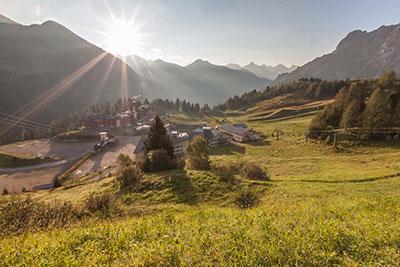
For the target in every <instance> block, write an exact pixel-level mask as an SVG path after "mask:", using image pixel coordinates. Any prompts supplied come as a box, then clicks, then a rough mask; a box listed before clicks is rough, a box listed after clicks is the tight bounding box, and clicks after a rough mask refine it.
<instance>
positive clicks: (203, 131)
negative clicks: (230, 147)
mask: <svg viewBox="0 0 400 267" xmlns="http://www.w3.org/2000/svg"><path fill="white" fill-rule="evenodd" d="M193 135H194V136H196V135H200V136H202V137H204V139H205V140H206V141H207V144H208V146H209V147H216V146H220V145H226V144H229V143H230V142H231V141H232V138H231V136H230V135H229V134H226V133H224V132H222V131H220V130H217V129H213V128H211V127H208V126H202V127H199V128H197V129H195V130H193Z"/></svg>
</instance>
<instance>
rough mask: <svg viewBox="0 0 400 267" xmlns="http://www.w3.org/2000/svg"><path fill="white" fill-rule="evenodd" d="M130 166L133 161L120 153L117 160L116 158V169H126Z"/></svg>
mask: <svg viewBox="0 0 400 267" xmlns="http://www.w3.org/2000/svg"><path fill="white" fill-rule="evenodd" d="M132 164H133V161H132V159H131V158H130V157H129V156H128V155H126V154H122V153H120V154H119V155H118V158H117V165H118V168H123V167H128V166H129V165H132Z"/></svg>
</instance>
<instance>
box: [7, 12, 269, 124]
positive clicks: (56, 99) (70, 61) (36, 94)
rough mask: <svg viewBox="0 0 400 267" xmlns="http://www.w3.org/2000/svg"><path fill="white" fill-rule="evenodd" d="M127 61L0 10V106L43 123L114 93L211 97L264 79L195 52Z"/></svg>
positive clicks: (51, 25)
mask: <svg viewBox="0 0 400 267" xmlns="http://www.w3.org/2000/svg"><path fill="white" fill-rule="evenodd" d="M132 58H136V59H138V57H132ZM127 62H128V64H129V65H130V66H132V68H131V67H130V66H128V65H127V64H126V63H125V62H124V61H123V60H121V59H120V58H118V57H116V56H114V55H112V54H110V53H108V52H107V51H104V50H103V49H101V48H99V47H97V46H95V45H93V44H91V43H90V42H88V41H86V40H84V39H82V38H81V37H79V36H78V35H76V34H75V33H73V32H72V31H70V30H69V29H67V28H66V27H64V26H62V25H61V24H59V23H57V22H55V21H46V22H44V23H42V24H40V25H38V24H33V25H29V26H25V25H21V24H19V23H16V22H14V21H12V20H11V19H9V18H7V17H5V16H0V107H1V109H0V111H1V112H4V113H8V114H14V115H16V116H23V117H27V118H30V119H35V120H38V121H40V122H45V123H48V122H50V121H51V120H53V119H57V118H63V117H66V116H68V114H69V113H71V112H73V111H75V110H81V109H82V108H84V107H87V106H90V105H92V104H102V103H105V102H113V101H115V100H117V99H118V98H119V97H129V96H132V95H136V94H141V95H142V99H144V98H148V99H153V98H169V99H176V98H181V99H186V100H188V101H192V102H200V103H209V104H210V105H213V104H217V103H218V102H219V101H221V102H222V101H225V99H226V98H228V97H229V96H231V95H234V94H241V93H243V92H245V91H248V90H252V89H261V88H263V87H266V86H267V85H268V84H269V83H270V81H269V80H267V79H264V78H259V77H257V76H255V75H254V74H252V73H248V72H244V71H237V70H231V69H229V68H227V67H224V66H216V65H213V64H211V63H209V62H206V61H202V60H197V61H195V62H194V63H192V64H190V65H189V66H186V67H181V66H179V65H175V64H172V63H167V62H163V61H161V60H158V61H155V62H150V61H147V60H144V59H143V60H141V61H138V60H134V62H135V64H136V65H135V64H133V61H132V60H127ZM138 65H140V66H139V67H138ZM133 69H135V70H137V71H138V73H137V72H135V71H134V70H133Z"/></svg>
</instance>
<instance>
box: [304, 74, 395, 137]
mask: <svg viewBox="0 0 400 267" xmlns="http://www.w3.org/2000/svg"><path fill="white" fill-rule="evenodd" d="M356 127H359V128H364V129H368V130H380V129H384V128H392V127H400V81H399V80H398V79H397V77H396V73H395V72H394V71H390V72H387V73H385V74H383V75H382V76H381V77H380V78H379V79H374V80H362V81H360V80H358V81H354V82H352V83H350V84H349V85H346V86H344V87H343V88H342V89H340V91H339V92H338V93H337V94H336V96H335V102H333V103H331V104H328V105H327V106H325V108H324V109H323V110H322V111H321V112H319V113H317V114H316V115H315V116H314V118H313V120H312V122H311V124H310V131H311V132H313V131H314V132H318V131H321V130H326V129H332V128H356Z"/></svg>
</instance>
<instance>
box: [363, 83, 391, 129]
mask: <svg viewBox="0 0 400 267" xmlns="http://www.w3.org/2000/svg"><path fill="white" fill-rule="evenodd" d="M391 110H392V103H391V99H390V94H389V93H388V92H387V91H385V90H383V89H382V88H380V87H378V88H377V89H375V91H374V92H373V93H372V95H371V98H370V99H369V100H368V102H367V104H366V108H365V111H364V118H363V119H364V122H363V125H364V126H365V127H368V128H370V129H380V128H382V127H386V126H389V125H390V122H391V117H392V116H391Z"/></svg>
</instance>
